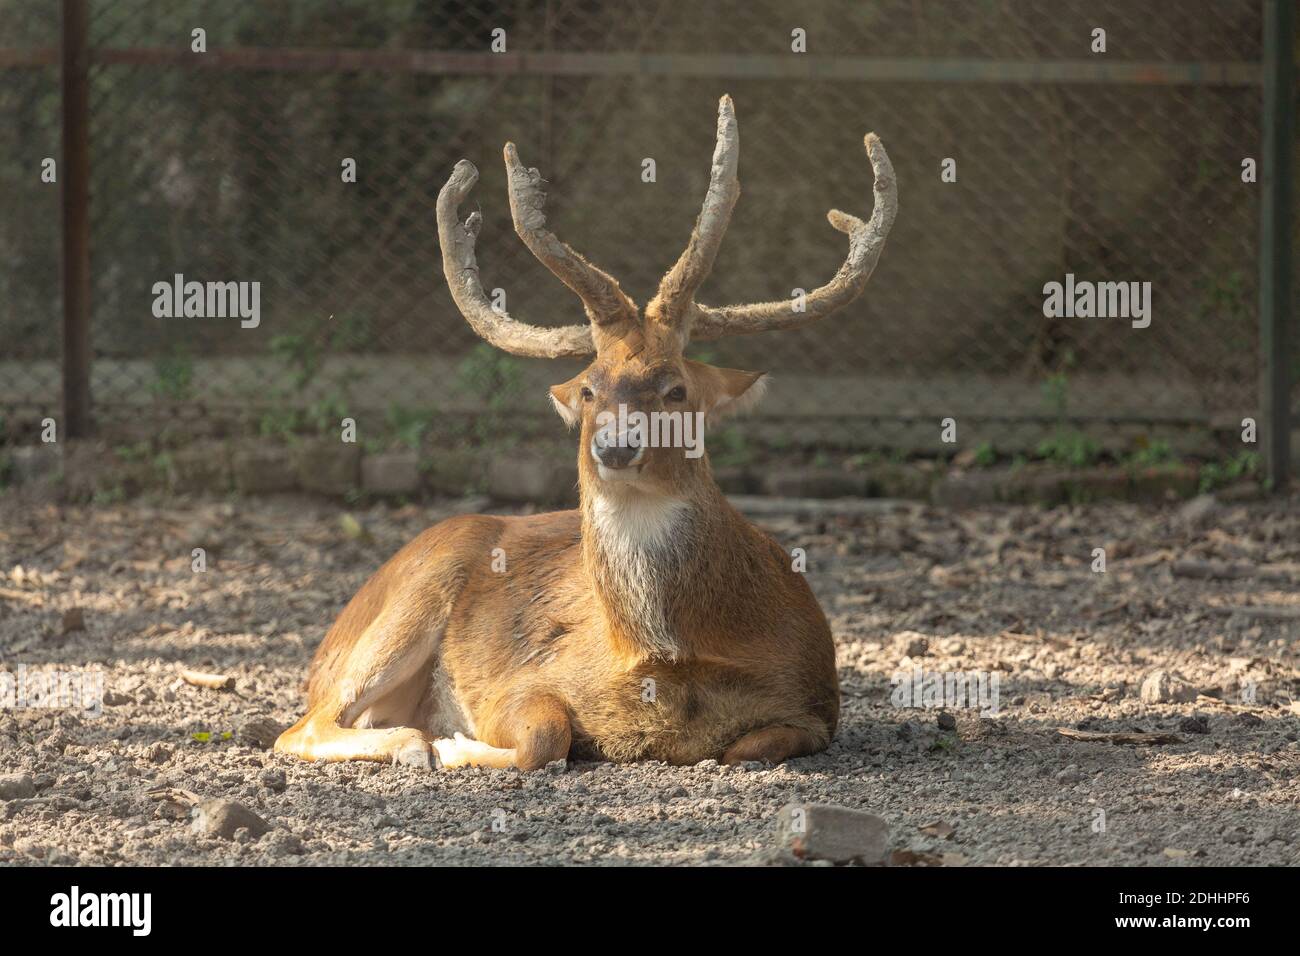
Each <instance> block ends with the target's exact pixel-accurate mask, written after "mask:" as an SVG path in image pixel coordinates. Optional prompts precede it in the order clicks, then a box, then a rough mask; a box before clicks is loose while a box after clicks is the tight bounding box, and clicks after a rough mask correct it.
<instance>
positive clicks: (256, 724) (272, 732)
mask: <svg viewBox="0 0 1300 956" xmlns="http://www.w3.org/2000/svg"><path fill="white" fill-rule="evenodd" d="M282 733H284V727H283V726H281V725H280V724H277V723H276V722H275V721H274V720H271V719H270V718H269V717H250V718H249V719H248V720H246V721H244V722H243V723H242V724H240V726H239V730H238V731H236V736H237V737H238V738H239V742H240V743H241V744H244V745H245V746H246V747H258V748H260V749H262V750H270V749H271V748H272V747H274V746H275V741H276V738H277V737H279V736H280V734H282Z"/></svg>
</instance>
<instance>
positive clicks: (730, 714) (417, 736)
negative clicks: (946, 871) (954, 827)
mask: <svg viewBox="0 0 1300 956" xmlns="http://www.w3.org/2000/svg"><path fill="white" fill-rule="evenodd" d="M648 320H649V321H647V323H646V326H645V327H644V328H643V329H638V330H635V331H634V332H632V333H631V334H628V335H626V336H624V338H622V339H620V340H617V341H615V342H613V343H611V345H610V347H608V348H606V349H604V350H603V351H602V353H601V354H600V355H598V356H597V359H596V361H595V362H594V363H593V364H592V365H591V366H590V367H589V368H588V369H587V370H586V371H585V372H584V373H583V375H581V376H579V377H578V378H575V379H574V380H572V381H570V382H567V383H565V384H564V385H559V386H556V387H555V389H553V394H554V396H555V400H556V402H557V404H559V405H562V406H563V408H562V409H561V411H562V412H563V411H564V410H566V409H567V410H569V411H570V413H571V417H575V418H576V419H577V420H580V421H581V442H580V452H579V468H578V470H579V480H580V487H581V491H582V507H581V509H580V510H578V511H567V512H560V513H556V514H544V515H536V516H529V517H488V516H470V517H460V518H453V519H451V520H449V521H444V522H442V523H441V524H439V525H437V526H435V527H433V528H430V529H429V530H428V531H425V532H424V533H423V534H421V535H419V536H418V537H417V538H416V539H415V540H413V541H412V542H411V543H410V544H408V545H407V546H406V547H405V548H403V549H402V550H401V551H399V552H398V553H397V554H396V555H394V557H393V558H392V559H390V560H389V561H388V562H387V563H386V564H385V565H384V566H383V567H381V568H380V569H379V571H378V572H376V573H375V575H374V577H372V578H371V579H370V580H369V581H368V582H367V583H366V584H365V585H364V586H363V587H362V588H361V590H360V591H359V592H358V593H357V595H356V596H355V597H354V598H353V599H352V601H351V602H350V603H349V604H348V606H347V607H346V608H344V610H343V613H342V614H340V615H339V618H338V620H337V621H336V622H335V624H334V626H333V627H332V628H331V629H330V631H329V633H328V634H327V635H326V637H325V640H324V642H323V643H322V644H321V646H320V648H319V650H318V651H317V653H316V657H315V660H314V661H313V663H312V668H311V674H310V678H309V693H308V712H307V715H306V716H305V717H303V719H302V720H301V721H299V722H298V724H296V725H295V726H294V727H293V728H291V729H290V730H288V731H286V732H285V734H284V735H283V736H282V737H281V738H280V740H279V741H278V742H277V744H276V748H277V749H278V750H281V751H284V752H289V753H295V754H297V755H299V756H302V757H304V758H306V759H347V758H359V759H402V760H406V759H415V760H417V761H418V760H420V759H421V757H423V758H424V759H427V755H428V751H427V744H425V745H424V746H423V747H422V746H421V742H422V741H425V740H426V739H427V736H428V735H441V736H443V737H447V736H450V734H451V732H452V730H453V728H452V724H453V723H454V722H455V721H454V719H451V718H449V717H448V715H447V713H446V711H447V710H448V709H449V708H448V707H447V704H446V700H445V695H444V696H443V697H441V698H440V696H439V693H438V690H437V686H436V685H437V684H438V683H439V682H443V684H444V685H445V686H446V687H448V688H450V690H451V694H452V695H454V698H455V700H456V701H457V702H459V706H460V708H461V709H463V711H464V712H465V715H466V716H467V717H468V728H472V730H473V734H472V736H475V737H477V739H478V740H480V741H482V742H483V743H485V744H488V745H490V746H491V747H494V748H502V749H503V750H504V749H513V750H515V751H516V752H515V754H514V756H513V758H511V762H513V763H515V764H516V765H517V766H520V767H524V768H532V767H537V766H541V765H543V764H545V763H546V762H548V761H550V760H555V759H558V758H562V757H566V756H568V755H570V754H571V753H573V754H577V755H584V756H590V757H603V758H607V759H610V760H616V761H631V760H637V759H642V758H653V759H658V760H664V761H667V762H670V763H674V764H686V763H694V762H697V761H700V760H703V759H706V758H710V757H713V758H718V759H724V760H728V761H739V760H751V759H765V760H770V761H774V762H776V761H780V760H784V759H786V758H787V757H790V756H796V755H800V754H806V753H811V752H814V751H817V750H820V749H823V748H825V747H826V745H827V744H828V743H829V742H830V739H831V736H832V735H833V734H834V732H835V726H836V721H837V719H838V714H839V686H838V682H837V678H836V671H835V655H834V649H833V646H832V643H831V636H830V631H829V628H828V626H827V624H826V619H825V616H824V615H823V614H822V612H821V609H820V607H819V606H818V604H817V601H816V599H815V598H814V597H813V594H812V591H811V590H810V588H809V587H808V584H807V582H806V581H805V580H804V577H803V575H802V574H800V573H798V572H795V571H793V570H791V558H790V556H789V555H787V554H786V553H785V552H784V551H783V550H782V549H781V548H780V547H779V546H778V545H777V544H776V543H775V542H774V541H772V540H771V539H770V538H768V537H767V536H766V535H764V534H763V533H762V532H761V531H759V530H758V529H757V528H755V527H754V526H753V525H751V524H750V523H749V522H747V521H746V520H745V519H744V518H743V517H742V516H741V515H740V514H739V513H737V512H736V511H735V510H734V509H733V508H732V507H731V505H730V504H729V503H728V502H727V501H726V499H725V498H724V497H723V495H722V493H721V492H720V491H719V490H718V487H717V485H716V483H715V482H714V481H713V477H712V473H711V470H710V467H709V464H708V458H707V455H705V456H704V457H701V458H697V459H689V458H687V457H686V456H685V455H684V454H683V453H682V449H680V448H652V449H647V451H646V453H645V461H644V464H643V466H642V467H641V470H640V474H639V476H638V478H637V479H636V480H635V481H629V482H609V481H605V480H603V479H602V478H601V477H600V474H599V469H597V467H596V462H595V461H594V460H593V458H592V456H591V455H590V454H589V453H588V448H589V445H590V443H591V439H592V436H593V435H594V432H595V428H596V424H595V422H596V416H597V414H598V413H599V412H600V411H602V410H612V409H613V408H615V407H616V406H617V405H618V404H619V403H620V402H622V403H624V404H626V405H628V406H629V407H630V408H637V409H641V410H643V411H646V412H650V411H654V410H672V409H673V407H674V405H675V404H677V405H680V406H682V408H681V410H684V411H694V410H701V411H707V412H709V413H710V415H711V417H713V418H716V417H717V415H718V414H719V413H722V412H725V411H726V409H727V406H728V405H729V404H733V403H735V401H736V400H737V399H739V398H740V397H741V396H742V395H743V394H744V393H745V392H746V391H747V390H748V389H749V388H750V387H751V386H752V385H753V384H754V383H755V382H756V381H757V380H758V379H759V377H760V376H758V375H757V374H755V373H751V372H738V371H734V370H727V369H716V368H713V367H711V366H707V365H702V364H700V363H695V362H687V361H685V360H684V359H682V357H681V348H680V344H679V340H678V337H677V336H676V335H675V334H674V333H673V332H672V330H671V329H669V328H667V327H666V325H660V324H656V323H655V321H654V318H653V314H651V315H650V316H648ZM676 385H682V386H684V387H685V389H686V398H685V401H684V402H680V403H674V402H672V401H671V400H669V399H667V398H665V397H664V396H665V394H666V393H668V392H670V390H671V388H672V387H674V386H676ZM583 387H587V388H589V389H590V390H591V395H590V397H589V398H586V399H584V398H582V397H581V394H580V393H581V389H582V388H583ZM665 500H668V501H670V502H672V503H673V504H672V507H673V508H675V509H676V511H675V514H676V515H677V519H676V522H675V523H674V524H673V525H672V531H671V534H669V535H666V536H664V537H663V539H662V540H661V541H659V543H658V544H656V545H655V546H653V547H648V548H646V549H645V551H646V553H647V555H648V557H646V560H645V561H644V562H643V563H642V564H640V565H638V567H644V568H645V569H648V571H647V576H646V577H645V578H644V579H638V580H630V579H628V576H627V575H626V574H624V573H622V572H624V571H625V570H626V562H625V561H622V560H621V559H620V554H624V551H623V550H620V549H619V548H618V547H617V546H616V545H615V544H614V540H613V538H611V537H610V534H609V531H608V529H609V527H613V528H615V529H617V530H616V533H615V537H617V536H618V534H621V533H622V527H623V526H622V525H620V524H619V522H620V520H622V519H620V518H618V517H617V515H618V514H622V513H623V512H621V511H620V510H619V509H620V508H629V509H631V511H632V512H635V511H636V510H637V509H642V510H648V511H649V512H657V510H658V509H659V508H660V506H661V505H663V503H664V501H665ZM602 503H603V504H604V506H605V507H606V508H609V507H612V508H613V510H614V513H615V515H616V517H614V518H612V519H611V518H608V517H606V519H605V522H606V524H605V526H602V524H601V518H600V517H599V515H598V512H599V510H600V508H601V506H602ZM633 523H634V522H633ZM602 527H603V528H604V530H602ZM628 533H629V535H630V536H631V539H632V540H635V532H634V531H633V530H630V529H629V532H628ZM496 549H500V550H499V551H498V550H496ZM494 555H504V556H505V560H506V570H505V571H504V572H499V571H494V570H493V566H492V565H493V559H494ZM647 590H648V592H649V595H650V598H651V601H650V605H649V606H651V607H653V608H657V609H660V611H661V614H662V622H663V628H662V631H663V633H665V634H668V635H670V638H671V641H672V645H671V647H669V648H667V649H665V648H664V647H662V646H659V645H657V644H656V643H655V640H654V639H653V636H652V635H650V634H649V632H648V628H647V626H646V622H645V611H646V607H647V601H646V596H647ZM651 681H652V682H653V683H650V682H651ZM451 709H452V710H454V709H455V708H454V707H453V708H451ZM455 729H460V728H455ZM466 733H467V734H468V733H469V730H468V729H466ZM434 746H435V748H437V749H438V750H439V753H442V749H441V748H440V747H439V744H438V743H437V742H435V744H434Z"/></svg>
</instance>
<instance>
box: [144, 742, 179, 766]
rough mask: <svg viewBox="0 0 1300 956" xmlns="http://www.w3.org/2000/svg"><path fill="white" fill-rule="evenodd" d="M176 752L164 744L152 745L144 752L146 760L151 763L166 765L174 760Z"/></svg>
mask: <svg viewBox="0 0 1300 956" xmlns="http://www.w3.org/2000/svg"><path fill="white" fill-rule="evenodd" d="M173 752H174V751H173V750H172V748H171V747H169V746H168V745H167V744H164V743H161V742H159V743H152V744H150V745H149V746H148V747H146V748H145V750H144V759H145V760H148V761H149V762H150V763H166V762H167V761H168V760H171V759H172V753H173Z"/></svg>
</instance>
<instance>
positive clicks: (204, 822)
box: [190, 800, 271, 840]
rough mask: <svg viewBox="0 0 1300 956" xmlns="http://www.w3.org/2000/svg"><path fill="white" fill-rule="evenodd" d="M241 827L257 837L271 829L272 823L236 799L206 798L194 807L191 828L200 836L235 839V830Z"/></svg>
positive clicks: (254, 837) (253, 836)
mask: <svg viewBox="0 0 1300 956" xmlns="http://www.w3.org/2000/svg"><path fill="white" fill-rule="evenodd" d="M241 828H247V830H248V832H249V835H250V836H251V837H252V838H253V839H256V838H257V837H260V836H261V835H262V834H263V833H265V832H266V831H268V830H269V829H271V825H270V824H269V823H267V822H266V821H265V820H263V819H262V818H261V817H259V816H258V815H257V814H256V813H254V812H253V811H252V810H250V809H248V807H246V806H244V805H243V804H242V803H236V802H235V801H234V800H204V801H203V802H202V803H200V804H199V805H198V806H197V807H195V808H194V823H193V824H192V825H191V827H190V829H191V830H192V831H193V832H194V833H195V834H197V835H199V836H205V837H213V838H215V839H219V840H233V839H235V831H236V830H239V829H241Z"/></svg>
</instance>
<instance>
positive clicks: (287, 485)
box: [230, 444, 298, 495]
mask: <svg viewBox="0 0 1300 956" xmlns="http://www.w3.org/2000/svg"><path fill="white" fill-rule="evenodd" d="M230 469H231V475H232V477H233V479H234V482H235V490H236V491H238V492H239V493H240V494H244V495H268V494H275V493H276V492H280V491H293V490H294V489H295V488H296V487H298V478H297V475H296V474H295V471H294V465H293V462H292V461H291V460H290V458H289V451H288V449H287V448H284V447H281V446H277V445H262V444H257V445H249V446H245V447H243V448H239V449H236V451H235V452H234V454H233V455H232V456H231V459H230Z"/></svg>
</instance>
